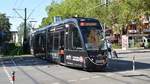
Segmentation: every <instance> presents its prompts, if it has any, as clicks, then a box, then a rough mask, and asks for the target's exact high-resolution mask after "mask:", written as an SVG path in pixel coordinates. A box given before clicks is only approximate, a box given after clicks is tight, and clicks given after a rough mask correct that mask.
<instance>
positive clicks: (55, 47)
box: [53, 32, 59, 50]
mask: <svg viewBox="0 0 150 84" xmlns="http://www.w3.org/2000/svg"><path fill="white" fill-rule="evenodd" d="M53 45H54V48H53V49H54V50H58V47H59V33H58V32H57V33H54V43H53Z"/></svg>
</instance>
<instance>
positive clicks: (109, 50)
mask: <svg viewBox="0 0 150 84" xmlns="http://www.w3.org/2000/svg"><path fill="white" fill-rule="evenodd" d="M106 42H107V47H108V55H109V58H112V44H111V43H110V42H109V41H108V40H107V41H106Z"/></svg>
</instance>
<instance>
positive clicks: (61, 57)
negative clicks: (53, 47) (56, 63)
mask: <svg viewBox="0 0 150 84" xmlns="http://www.w3.org/2000/svg"><path fill="white" fill-rule="evenodd" d="M58 53H59V58H60V63H64V46H63V45H61V46H60V48H59V52H58Z"/></svg>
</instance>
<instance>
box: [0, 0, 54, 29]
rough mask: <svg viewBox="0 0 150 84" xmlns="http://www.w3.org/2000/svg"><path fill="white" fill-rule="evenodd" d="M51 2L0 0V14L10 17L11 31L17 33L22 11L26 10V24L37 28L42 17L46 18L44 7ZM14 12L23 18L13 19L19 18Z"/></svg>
mask: <svg viewBox="0 0 150 84" xmlns="http://www.w3.org/2000/svg"><path fill="white" fill-rule="evenodd" d="M51 2H52V0H0V13H5V14H6V16H8V17H10V18H9V19H10V23H11V24H12V25H11V29H10V30H11V31H17V27H18V26H19V24H20V23H21V22H23V21H24V20H23V18H24V9H25V8H27V17H29V16H30V14H31V16H30V17H29V19H28V20H27V21H28V22H31V21H35V22H32V25H33V27H37V26H38V25H39V24H40V23H41V21H42V18H43V17H47V13H46V7H47V6H48V5H50V3H51ZM13 9H16V11H17V12H18V13H19V14H20V15H21V16H22V17H23V18H15V17H19V15H18V14H17V13H16V12H15V11H14V10H13Z"/></svg>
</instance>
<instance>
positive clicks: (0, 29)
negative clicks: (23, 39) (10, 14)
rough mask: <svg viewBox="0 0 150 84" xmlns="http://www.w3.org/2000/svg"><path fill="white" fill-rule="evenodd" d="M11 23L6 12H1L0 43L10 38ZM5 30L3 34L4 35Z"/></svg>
mask: <svg viewBox="0 0 150 84" xmlns="http://www.w3.org/2000/svg"><path fill="white" fill-rule="evenodd" d="M9 29H10V23H9V19H8V18H7V17H6V15H5V14H1V13H0V32H1V35H0V44H1V43H2V42H4V41H9V40H10V37H11V36H10V31H9ZM2 32H3V35H2Z"/></svg>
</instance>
